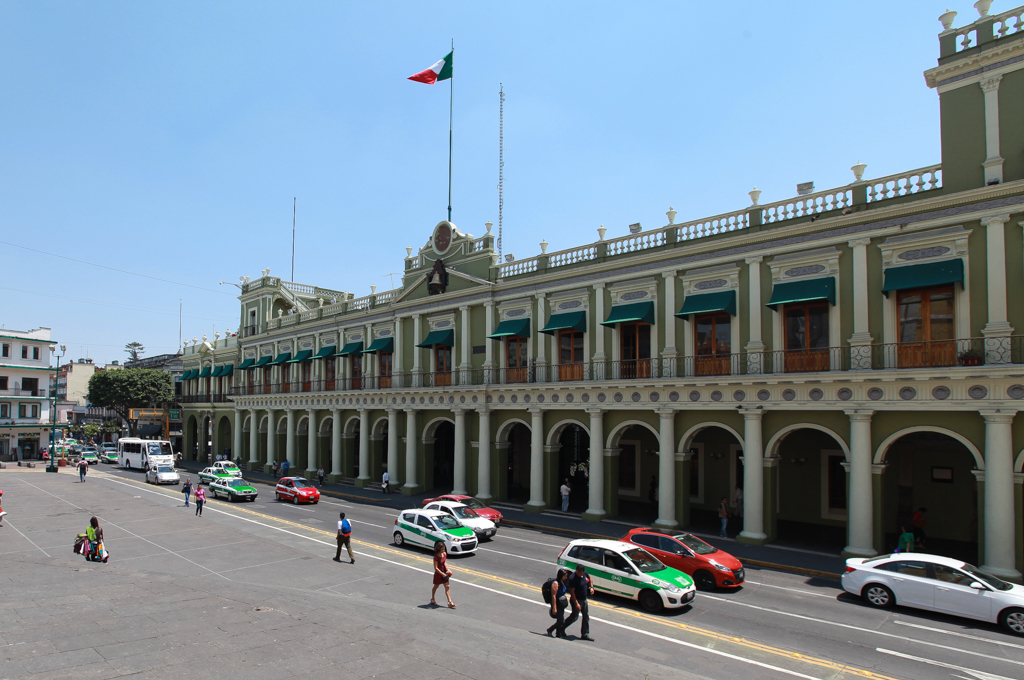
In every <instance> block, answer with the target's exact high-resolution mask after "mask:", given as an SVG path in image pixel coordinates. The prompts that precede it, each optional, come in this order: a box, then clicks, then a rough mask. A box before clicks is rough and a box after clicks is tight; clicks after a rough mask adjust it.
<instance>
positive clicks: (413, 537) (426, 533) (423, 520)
mask: <svg viewBox="0 0 1024 680" xmlns="http://www.w3.org/2000/svg"><path fill="white" fill-rule="evenodd" d="M393 535H394V538H395V545H398V546H401V545H405V544H406V543H411V544H412V545H418V546H420V547H422V548H433V547H434V544H435V543H437V542H439V541H440V542H443V543H444V546H445V548H446V549H447V550H448V554H449V555H467V554H469V553H474V552H476V547H477V545H478V541H477V538H476V534H474V533H473V530H472V529H470V528H468V527H464V526H462V525H461V524H459V523H458V522H456V521H455V518H454V517H452V516H451V515H448V514H445V513H443V512H441V511H440V510H419V509H415V510H403V511H402V513H401V514H399V515H398V518H397V519H395V533H394V534H393Z"/></svg>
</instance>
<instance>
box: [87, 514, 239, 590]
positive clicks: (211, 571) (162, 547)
mask: <svg viewBox="0 0 1024 680" xmlns="http://www.w3.org/2000/svg"><path fill="white" fill-rule="evenodd" d="M104 521H106V523H107V524H108V525H110V526H112V527H114V528H115V529H120V530H121V531H124V532H127V533H129V534H132V532H130V531H128V530H127V529H125V528H124V527H120V526H118V525H116V524H114V523H113V522H111V521H110V520H104ZM132 536H135V537H136V538H141V539H142V540H143V541H145V542H146V543H149V544H151V545H155V546H156V547H157V548H160V549H161V550H166V551H167V552H169V553H171V554H172V555H175V556H176V557H180V558H181V559H183V560H185V561H186V562H188V563H190V564H194V565H196V566H197V567H199V568H200V569H206V571H208V572H210V573H211V574H216V575H217V576H220V577H221V578H222V579H224V580H225V581H230V580H231V579H229V578H228V577H227V576H222V575H221V574H218V573H217V572H215V571H214V570H213V569H210V568H208V567H204V566H203V565H201V564H199V563H198V562H193V561H192V560H190V559H189V558H187V557H185V556H184V555H182V554H181V553H177V552H175V551H173V550H171V549H170V548H165V547H164V546H162V545H160V544H159V543H154V542H153V541H151V540H149V539H148V538H144V537H142V536H139V535H138V534H132Z"/></svg>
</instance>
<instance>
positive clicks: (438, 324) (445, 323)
mask: <svg viewBox="0 0 1024 680" xmlns="http://www.w3.org/2000/svg"><path fill="white" fill-rule="evenodd" d="M451 325H452V322H451V319H442V320H441V321H437V322H435V323H434V328H448V327H449V326H451Z"/></svg>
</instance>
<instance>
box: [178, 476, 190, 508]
mask: <svg viewBox="0 0 1024 680" xmlns="http://www.w3.org/2000/svg"><path fill="white" fill-rule="evenodd" d="M181 490H182V491H183V492H184V493H185V507H186V508H187V507H188V497H189V496H190V495H191V494H192V480H191V479H189V478H188V477H186V478H185V483H184V484H182V485H181Z"/></svg>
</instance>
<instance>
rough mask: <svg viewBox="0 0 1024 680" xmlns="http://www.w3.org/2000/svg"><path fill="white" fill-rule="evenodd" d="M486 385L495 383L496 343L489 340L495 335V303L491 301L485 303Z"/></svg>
mask: <svg viewBox="0 0 1024 680" xmlns="http://www.w3.org/2000/svg"><path fill="white" fill-rule="evenodd" d="M484 328H485V331H484V335H485V339H484V347H485V350H484V351H485V352H486V353H485V354H484V384H485V385H490V384H491V383H493V382H494V377H495V371H494V368H495V366H494V342H492V341H491V340H490V339H488V338H489V337H490V336H491V335H492V334H493V333H494V303H493V302H492V301H490V300H487V301H486V302H484Z"/></svg>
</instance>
